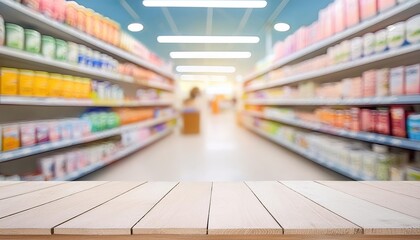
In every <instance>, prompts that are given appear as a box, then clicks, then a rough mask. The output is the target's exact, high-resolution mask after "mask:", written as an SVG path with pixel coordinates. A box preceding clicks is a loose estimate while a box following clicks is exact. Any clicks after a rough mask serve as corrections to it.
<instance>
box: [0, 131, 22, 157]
mask: <svg viewBox="0 0 420 240" xmlns="http://www.w3.org/2000/svg"><path fill="white" fill-rule="evenodd" d="M1 129H2V136H3V139H2V144H3V146H2V149H3V150H2V151H4V152H6V151H12V150H15V149H18V148H19V147H20V139H19V126H18V125H5V126H3V127H2V128H1Z"/></svg>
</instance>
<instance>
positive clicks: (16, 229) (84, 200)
mask: <svg viewBox="0 0 420 240" xmlns="http://www.w3.org/2000/svg"><path fill="white" fill-rule="evenodd" d="M138 185H139V183H136V182H110V183H106V184H103V185H100V186H97V187H94V188H92V189H90V190H89V191H81V192H78V193H75V194H73V195H70V196H68V197H64V198H62V199H59V200H57V201H54V202H51V203H49V204H45V205H41V206H39V207H35V208H32V209H29V210H27V211H23V212H20V213H17V214H15V215H12V216H10V217H6V218H3V219H0V234H2V235H6V234H10V235H12V234H14V235H49V234H51V231H52V228H53V227H55V226H57V225H59V224H61V223H63V222H65V221H67V220H69V219H72V218H74V217H76V216H78V215H80V214H82V213H84V212H86V211H89V210H90V209H92V208H95V207H97V206H99V205H101V204H103V203H104V202H106V201H109V200H110V199H112V198H115V197H117V196H119V195H120V194H123V193H125V192H127V191H129V190H130V189H132V188H134V187H136V186H138ZM34 219H37V221H34Z"/></svg>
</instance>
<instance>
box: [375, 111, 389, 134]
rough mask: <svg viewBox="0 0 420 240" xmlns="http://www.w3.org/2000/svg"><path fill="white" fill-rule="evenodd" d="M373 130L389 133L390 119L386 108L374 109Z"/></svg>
mask: <svg viewBox="0 0 420 240" xmlns="http://www.w3.org/2000/svg"><path fill="white" fill-rule="evenodd" d="M376 114H377V115H376V124H375V132H377V133H380V134H385V135H390V134H391V119H390V116H389V109H388V108H379V109H378V110H377V111H376Z"/></svg>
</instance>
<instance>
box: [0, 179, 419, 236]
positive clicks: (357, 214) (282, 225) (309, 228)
mask: <svg viewBox="0 0 420 240" xmlns="http://www.w3.org/2000/svg"><path fill="white" fill-rule="evenodd" d="M43 184H44V183H42V182H24V183H13V184H12V185H9V184H6V185H3V186H0V196H7V198H4V199H1V200H0V240H2V239H8V240H16V239H22V240H30V239H32V240H41V239H42V240H99V239H100V240H139V239H147V240H180V239H188V240H193V239H194V240H195V239H202V240H251V239H258V240H274V239H276V240H298V239H299V240H309V239H311V240H332V239H334V240H373V239H375V240H385V239H398V240H403V239H404V240H406V239H407V240H408V239H410V240H411V239H416V240H417V239H420V219H419V218H417V217H418V216H419V212H420V210H419V206H420V204H419V201H420V199H418V198H415V197H413V196H408V195H407V191H408V189H413V187H414V189H416V188H418V186H416V183H414V182H399V183H390V184H389V185H390V186H391V187H390V190H385V189H387V188H388V187H387V186H388V185H387V184H386V183H377V182H372V183H371V182H324V181H321V182H313V181H306V182H293V181H292V182H274V181H273V182H216V183H211V182H181V183H179V184H178V183H176V182H147V183H144V182H64V183H62V182H57V183H55V184H56V185H54V183H45V184H44V185H43ZM375 184H376V185H378V184H379V185H380V187H378V186H374V185H375ZM399 185H401V186H403V187H402V189H403V190H400V189H398V188H397V187H398V186H399ZM43 186H47V187H45V188H43ZM404 186H405V187H404ZM397 191H400V192H404V194H403V193H398V192H397ZM12 195H13V196H12ZM412 195H414V194H412ZM414 196H416V195H414Z"/></svg>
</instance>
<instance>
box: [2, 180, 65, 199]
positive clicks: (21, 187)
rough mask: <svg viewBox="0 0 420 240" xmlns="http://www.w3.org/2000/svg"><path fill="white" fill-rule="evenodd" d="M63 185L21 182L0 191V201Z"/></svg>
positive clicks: (6, 186)
mask: <svg viewBox="0 0 420 240" xmlns="http://www.w3.org/2000/svg"><path fill="white" fill-rule="evenodd" d="M63 183H64V182H22V183H21V184H11V185H5V186H3V187H2V189H1V191H0V200H1V199H5V198H9V197H13V196H17V195H21V194H25V193H30V192H35V191H37V190H40V189H44V188H49V187H52V186H56V185H59V184H63Z"/></svg>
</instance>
